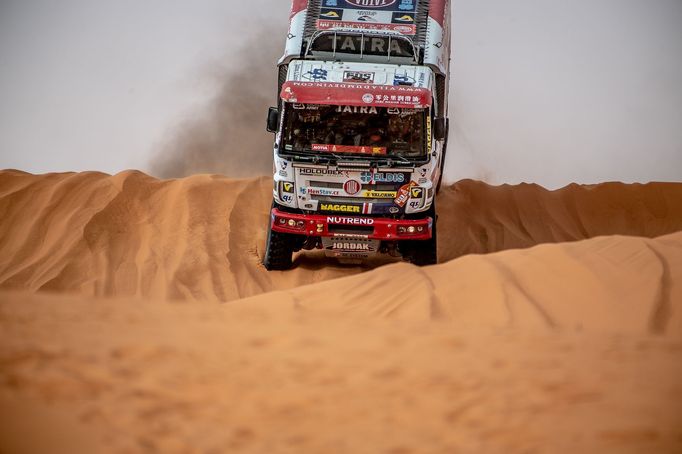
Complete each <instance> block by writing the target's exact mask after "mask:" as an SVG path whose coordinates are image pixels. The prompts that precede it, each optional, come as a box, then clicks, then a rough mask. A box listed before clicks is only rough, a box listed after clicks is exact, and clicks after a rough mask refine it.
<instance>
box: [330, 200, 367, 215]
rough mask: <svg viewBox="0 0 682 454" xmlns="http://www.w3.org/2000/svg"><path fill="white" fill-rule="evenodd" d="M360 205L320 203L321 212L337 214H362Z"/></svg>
mask: <svg viewBox="0 0 682 454" xmlns="http://www.w3.org/2000/svg"><path fill="white" fill-rule="evenodd" d="M361 210H362V207H361V206H360V205H351V204H340V203H322V202H321V203H320V211H334V212H336V213H360V212H361Z"/></svg>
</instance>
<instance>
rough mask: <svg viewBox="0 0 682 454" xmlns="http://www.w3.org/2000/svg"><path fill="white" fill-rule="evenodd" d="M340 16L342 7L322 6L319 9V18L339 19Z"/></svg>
mask: <svg viewBox="0 0 682 454" xmlns="http://www.w3.org/2000/svg"><path fill="white" fill-rule="evenodd" d="M342 16H343V10H342V9H330V8H322V9H321V10H320V18H321V19H326V20H341V17H342Z"/></svg>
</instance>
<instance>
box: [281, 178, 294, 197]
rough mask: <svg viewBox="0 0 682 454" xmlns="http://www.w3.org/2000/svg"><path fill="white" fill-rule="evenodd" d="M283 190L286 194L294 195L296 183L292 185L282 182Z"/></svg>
mask: <svg viewBox="0 0 682 454" xmlns="http://www.w3.org/2000/svg"><path fill="white" fill-rule="evenodd" d="M282 190H283V191H284V192H288V193H290V194H293V193H294V183H290V182H288V181H284V182H282Z"/></svg>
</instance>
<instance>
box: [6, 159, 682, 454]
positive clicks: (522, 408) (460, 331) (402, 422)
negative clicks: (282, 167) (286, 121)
mask: <svg viewBox="0 0 682 454" xmlns="http://www.w3.org/2000/svg"><path fill="white" fill-rule="evenodd" d="M269 185H270V183H269V180H268V179H266V178H263V179H255V180H228V179H225V178H221V177H215V176H206V175H200V176H195V177H191V178H186V179H181V180H169V181H159V180H155V179H153V178H150V177H148V176H146V175H144V174H141V173H139V172H124V173H121V174H119V175H115V176H108V175H104V174H101V173H81V174H50V175H40V176H34V175H29V174H25V173H21V172H17V171H5V172H2V173H0V219H1V221H0V453H2V454H6V453H22V452H65V453H67V452H68V453H73V452H164V453H166V452H171V453H172V452H216V453H220V452H253V453H262V452H287V453H288V452H291V453H302V452H348V453H365V452H366V453H395V454H397V453H430V452H443V453H453V452H454V453H478V452H485V453H496V452H504V453H517V452H518V453H528V452H557V453H575V452H581V453H582V452H599V453H603V452H618V453H621V452H626V453H630V452H631V453H641V452H647V453H648V452H657V453H659V452H663V453H665V452H670V453H674V452H681V451H682V405H680V404H679V403H680V402H682V184H648V185H624V184H620V183H608V184H602V185H596V186H577V185H572V186H569V187H567V188H564V189H561V190H559V191H546V190H544V189H542V188H539V187H537V186H533V185H520V186H500V187H491V186H488V185H485V184H483V183H478V182H474V181H462V182H460V183H458V184H456V185H453V186H452V187H450V188H446V189H444V190H443V192H442V194H441V196H440V198H439V200H438V202H439V205H438V208H439V213H440V219H439V234H440V238H439V241H440V256H441V257H440V259H441V264H439V265H436V266H432V267H426V268H417V267H414V266H412V265H408V264H404V263H393V264H387V265H385V266H379V265H380V264H382V263H383V262H382V261H375V262H374V263H372V264H370V265H366V266H364V267H357V266H353V267H351V266H342V265H338V264H336V263H334V262H332V261H328V260H326V259H324V258H322V257H319V256H318V255H319V254H308V255H305V256H300V257H299V258H298V260H297V262H296V268H295V269H294V270H292V271H289V272H271V273H268V272H266V271H264V270H263V268H262V267H261V266H260V265H259V259H260V256H261V255H262V250H263V242H264V234H265V226H266V222H267V210H268V207H269V198H270V192H269V187H270V186H269ZM675 232H678V233H675ZM593 237H594V238H593ZM586 238H591V239H586ZM574 240H582V241H574ZM541 243H548V244H541ZM549 243H553V244H549ZM538 244H541V245H539V246H536V245H538ZM533 246H535V247H533ZM511 249H515V250H511ZM498 251H503V252H498ZM472 252H474V253H481V254H483V255H466V254H470V253H472ZM384 262H385V261H384ZM360 273H361V274H360ZM337 278H340V279H337ZM307 284H310V285H307ZM37 292H38V293H37ZM228 301H229V303H228V304H216V303H217V302H228Z"/></svg>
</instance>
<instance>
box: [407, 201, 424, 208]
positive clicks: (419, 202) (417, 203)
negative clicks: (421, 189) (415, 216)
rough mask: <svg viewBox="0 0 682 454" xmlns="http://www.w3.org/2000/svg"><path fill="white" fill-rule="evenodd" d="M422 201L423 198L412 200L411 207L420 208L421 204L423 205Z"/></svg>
mask: <svg viewBox="0 0 682 454" xmlns="http://www.w3.org/2000/svg"><path fill="white" fill-rule="evenodd" d="M421 203H422V202H421V200H413V201H412V202H410V208H413V209H415V208H419V205H421Z"/></svg>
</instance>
